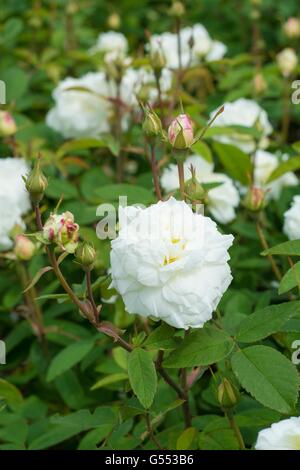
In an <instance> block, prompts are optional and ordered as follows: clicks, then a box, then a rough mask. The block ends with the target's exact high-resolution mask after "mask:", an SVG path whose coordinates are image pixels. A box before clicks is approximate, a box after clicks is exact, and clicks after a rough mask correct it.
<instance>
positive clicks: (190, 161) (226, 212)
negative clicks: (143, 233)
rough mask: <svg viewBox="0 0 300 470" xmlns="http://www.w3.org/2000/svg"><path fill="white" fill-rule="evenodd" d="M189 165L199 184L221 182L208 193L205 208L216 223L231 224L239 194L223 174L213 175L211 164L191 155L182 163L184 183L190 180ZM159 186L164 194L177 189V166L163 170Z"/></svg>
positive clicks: (172, 165) (173, 165)
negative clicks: (194, 171)
mask: <svg viewBox="0 0 300 470" xmlns="http://www.w3.org/2000/svg"><path fill="white" fill-rule="evenodd" d="M191 165H193V167H194V168H195V170H196V178H197V179H198V181H199V182H200V183H218V182H222V184H221V185H219V186H216V187H215V188H212V189H210V190H209V191H208V204H207V207H208V209H209V211H210V213H211V214H212V216H213V217H214V218H215V219H216V220H217V221H218V222H220V223H222V224H227V223H229V222H232V220H234V218H235V216H236V214H235V208H236V207H237V206H238V205H239V202H240V196H239V192H238V190H237V188H236V187H235V186H234V184H233V181H232V180H231V179H230V178H229V177H228V176H227V175H225V174H223V173H214V172H213V168H214V166H213V164H212V163H208V162H207V161H206V160H205V159H204V158H202V157H201V156H200V155H192V156H190V157H188V158H187V159H186V161H185V162H184V165H183V167H184V179H185V181H187V180H189V179H190V178H191V172H190V170H189V168H190V166H191ZM161 185H162V188H163V189H164V191H166V192H170V191H174V190H175V189H178V188H179V179H178V169H177V165H175V164H171V165H169V166H168V167H167V168H165V169H164V171H163V173H162V176H161Z"/></svg>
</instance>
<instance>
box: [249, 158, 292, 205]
mask: <svg viewBox="0 0 300 470" xmlns="http://www.w3.org/2000/svg"><path fill="white" fill-rule="evenodd" d="M254 162H255V163H254V185H255V186H257V187H259V188H263V189H265V190H268V192H267V197H269V198H272V199H275V200H277V199H279V197H280V194H281V191H282V189H283V188H284V187H285V186H296V185H297V184H298V178H297V176H296V175H295V174H294V173H293V172H291V171H289V172H287V173H285V174H284V175H282V176H280V177H279V178H277V179H276V180H274V181H272V182H271V183H267V180H268V178H269V177H270V176H271V174H272V173H273V171H274V170H275V169H276V168H277V167H278V165H279V163H280V162H279V160H278V158H277V157H276V156H275V155H273V154H272V153H270V152H266V151H265V150H257V152H256V153H255V156H254Z"/></svg>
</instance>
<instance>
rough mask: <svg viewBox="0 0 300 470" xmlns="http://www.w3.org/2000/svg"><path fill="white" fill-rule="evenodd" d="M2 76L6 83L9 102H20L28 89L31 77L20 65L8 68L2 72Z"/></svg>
mask: <svg viewBox="0 0 300 470" xmlns="http://www.w3.org/2000/svg"><path fill="white" fill-rule="evenodd" d="M0 78H1V80H3V81H4V82H5V83H6V102H7V103H10V102H14V101H17V102H18V100H19V99H20V98H22V97H23V95H24V94H25V93H26V91H27V90H28V86H29V77H28V75H27V74H26V73H25V72H24V71H23V70H22V69H20V68H18V67H11V68H6V69H5V70H3V71H2V72H1V76H0Z"/></svg>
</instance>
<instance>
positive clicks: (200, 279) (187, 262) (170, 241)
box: [111, 198, 233, 329]
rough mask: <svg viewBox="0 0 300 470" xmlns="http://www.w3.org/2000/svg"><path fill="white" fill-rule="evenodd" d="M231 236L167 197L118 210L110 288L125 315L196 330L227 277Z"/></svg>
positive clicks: (207, 317) (207, 316)
mask: <svg viewBox="0 0 300 470" xmlns="http://www.w3.org/2000/svg"><path fill="white" fill-rule="evenodd" d="M232 242H233V236H232V235H222V234H221V233H219V232H218V230H217V227H216V224H215V222H213V221H212V220H211V219H210V218H208V217H204V216H203V215H201V214H195V213H193V211H192V209H191V208H190V207H189V206H188V204H186V203H185V202H183V201H176V200H175V199H174V198H170V199H169V200H168V201H165V202H162V201H160V202H158V203H157V204H154V205H152V206H150V207H148V208H145V209H142V208H137V207H128V208H125V209H122V208H121V209H120V231H119V235H118V237H117V238H116V239H115V240H113V241H112V243H111V245H112V250H111V272H112V287H114V288H115V289H116V290H117V291H118V292H119V293H120V294H121V296H122V297H123V300H124V303H125V307H126V310H127V311H128V312H129V313H132V314H139V315H142V316H144V317H149V316H152V317H154V318H157V319H161V320H164V321H165V322H166V323H168V324H169V325H172V326H174V327H176V328H184V329H188V328H189V327H192V328H201V327H203V325H204V324H205V323H206V322H207V321H208V320H210V319H211V318H212V313H213V311H214V310H215V308H216V307H217V305H218V303H219V301H220V299H221V297H222V295H223V294H224V292H225V291H226V289H227V288H228V286H229V284H230V282H231V280H232V276H231V272H230V267H229V265H228V263H227V261H228V260H229V254H228V251H227V250H228V248H229V247H230V246H231V244H232Z"/></svg>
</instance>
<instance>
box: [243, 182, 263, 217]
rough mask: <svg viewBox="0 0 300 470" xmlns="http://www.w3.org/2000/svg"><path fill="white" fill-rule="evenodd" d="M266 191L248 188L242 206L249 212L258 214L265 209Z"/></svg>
mask: <svg viewBox="0 0 300 470" xmlns="http://www.w3.org/2000/svg"><path fill="white" fill-rule="evenodd" d="M266 204H267V203H266V191H265V190H263V189H262V188H256V187H255V186H252V187H251V188H249V190H248V192H247V194H246V196H245V198H244V201H243V205H244V206H245V207H246V209H248V210H249V211H251V212H259V211H261V210H262V209H264V208H265V207H266Z"/></svg>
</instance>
